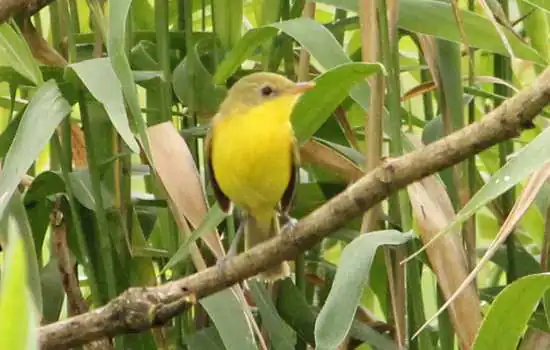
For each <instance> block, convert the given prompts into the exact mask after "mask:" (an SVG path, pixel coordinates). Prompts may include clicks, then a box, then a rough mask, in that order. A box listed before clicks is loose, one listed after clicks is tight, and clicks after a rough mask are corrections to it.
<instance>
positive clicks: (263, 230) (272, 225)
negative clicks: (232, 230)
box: [245, 212, 290, 282]
mask: <svg viewBox="0 0 550 350" xmlns="http://www.w3.org/2000/svg"><path fill="white" fill-rule="evenodd" d="M279 232H280V227H279V220H277V217H276V216H275V215H274V213H273V212H270V213H269V215H258V216H256V217H254V216H252V215H249V216H248V219H247V222H246V228H245V249H250V248H252V247H254V246H255V245H257V244H260V243H262V242H264V241H266V240H268V239H270V238H271V237H274V236H276V235H278V234H279ZM289 275H290V266H289V265H288V263H287V262H286V261H283V262H282V263H281V264H278V265H276V266H273V267H270V268H269V269H267V270H266V271H264V272H262V273H260V274H259V277H260V279H262V280H264V281H268V282H273V281H276V280H279V279H282V278H285V277H288V276H289Z"/></svg>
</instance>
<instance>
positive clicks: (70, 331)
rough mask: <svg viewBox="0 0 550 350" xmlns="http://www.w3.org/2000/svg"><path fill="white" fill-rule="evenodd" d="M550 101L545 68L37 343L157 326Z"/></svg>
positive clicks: (496, 136)
mask: <svg viewBox="0 0 550 350" xmlns="http://www.w3.org/2000/svg"><path fill="white" fill-rule="evenodd" d="M549 103H550V68H548V69H546V71H545V72H544V73H543V74H541V75H540V76H539V77H538V79H537V80H536V81H535V82H534V83H533V84H532V85H531V86H530V87H528V88H526V89H524V90H522V91H521V92H520V93H518V94H517V95H516V96H514V97H512V98H510V99H509V100H507V101H506V102H505V103H503V104H502V105H501V106H500V107H498V108H497V109H495V110H493V111H492V112H491V113H489V114H487V115H486V116H485V117H484V118H483V119H482V120H480V121H478V122H476V123H474V124H471V125H469V126H467V127H465V128H464V129H461V130H459V131H457V132H455V133H453V134H451V135H449V136H447V137H445V138H443V139H440V140H439V141H436V142H434V143H431V144H429V145H428V146H426V147H424V148H422V149H419V150H417V151H415V152H411V153H409V154H406V155H404V156H402V157H399V158H395V159H391V160H388V161H386V162H385V163H384V164H382V165H381V166H379V167H377V168H375V169H374V170H373V171H371V172H370V173H368V174H366V175H365V176H363V177H362V178H360V179H359V180H358V181H357V182H356V183H354V184H353V185H351V186H350V187H348V188H347V189H346V190H345V191H343V192H342V193H340V194H339V195H337V196H336V197H334V198H333V199H331V200H330V201H329V202H327V203H326V204H325V205H323V206H321V207H319V208H318V209H317V210H315V211H314V212H313V213H311V214H310V215H308V216H307V217H305V218H303V219H302V220H300V221H299V222H298V224H297V225H296V226H295V227H294V229H292V230H291V231H289V232H285V233H284V234H282V235H279V236H277V237H275V238H273V239H271V240H270V241H268V242H266V243H264V244H261V245H259V246H257V247H255V248H253V249H251V250H248V251H246V252H244V253H243V254H240V255H238V256H236V257H234V258H232V259H229V260H228V261H227V262H226V263H225V264H224V265H223V267H211V268H208V269H206V270H203V271H201V272H199V273H196V274H194V275H191V276H188V277H185V278H182V279H180V280H177V281H174V282H171V283H167V284H165V285H162V286H158V287H152V288H132V289H129V290H128V291H126V292H125V293H123V294H122V295H120V296H119V297H117V298H116V299H114V300H112V301H111V302H110V303H108V304H107V305H105V306H104V307H101V308H99V309H97V310H95V311H92V312H88V313H85V314H82V315H78V316H75V317H71V318H69V319H66V320H62V321H59V322H56V323H53V324H50V325H46V326H43V327H41V328H40V340H41V344H42V348H43V349H54V348H55V349H60V348H67V347H69V346H77V345H81V344H84V343H86V342H89V341H92V340H95V339H99V338H103V337H105V336H114V335H117V334H122V333H133V332H139V331H143V330H146V329H149V328H152V327H155V326H159V325H162V324H164V323H166V322H167V321H168V320H169V319H170V318H172V317H174V316H175V315H177V314H178V313H180V312H182V311H183V310H184V309H185V307H187V306H188V305H189V303H192V302H196V300H197V299H199V298H202V297H204V296H207V295H210V294H213V293H215V292H218V291H220V290H222V289H224V288H226V287H229V286H231V285H233V284H235V283H237V282H239V281H241V280H244V279H246V278H248V277H251V276H254V275H256V274H257V273H258V272H260V271H262V270H264V269H266V268H267V267H269V266H272V265H275V264H277V263H279V262H281V261H282V260H290V259H292V258H293V257H295V256H296V255H297V254H299V253H300V252H302V251H304V250H306V249H308V248H311V247H313V246H314V245H315V244H316V243H318V242H319V241H320V240H321V239H323V238H324V237H326V236H327V235H328V234H329V233H330V232H333V231H334V230H336V229H338V228H339V227H341V226H343V225H344V224H346V223H347V222H348V221H349V220H351V219H352V218H354V217H356V216H359V215H361V214H362V213H364V212H365V210H367V209H369V208H371V207H372V206H373V205H375V204H377V203H379V202H380V201H382V200H383V199H385V198H387V197H388V195H389V194H390V193H392V192H394V191H396V190H399V189H401V188H404V187H406V186H407V185H409V184H411V183H413V182H415V181H418V180H420V179H422V178H424V177H426V176H428V175H430V174H433V173H435V172H437V171H440V170H442V169H444V168H447V167H449V166H452V165H454V164H456V163H459V162H460V161H463V160H465V159H466V158H467V157H469V156H471V155H473V154H476V153H479V152H481V151H482V150H484V149H486V148H488V147H490V146H492V145H494V144H496V143H498V142H501V141H504V140H507V139H510V138H512V137H515V136H518V135H519V133H520V132H521V130H522V129H524V128H525V127H526V126H528V125H530V122H531V120H532V119H533V118H534V117H535V116H536V115H537V114H538V113H539V112H540V111H541V110H542V109H543V108H544V107H545V106H546V105H548V104H549Z"/></svg>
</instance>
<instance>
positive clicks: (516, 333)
mask: <svg viewBox="0 0 550 350" xmlns="http://www.w3.org/2000/svg"><path fill="white" fill-rule="evenodd" d="M549 288H550V274H548V273H543V274H538V275H530V276H525V277H522V278H520V279H519V280H517V281H514V282H513V283H512V284H510V285H508V286H507V287H506V288H504V290H503V291H502V292H501V293H500V294H499V295H498V296H497V297H496V298H495V300H494V301H493V303H492V305H491V308H490V309H489V311H488V312H487V315H486V316H485V318H484V319H483V322H482V324H481V327H480V329H479V333H478V334H477V337H476V339H475V342H474V346H473V349H474V350H490V349H499V350H507V349H509V350H513V349H516V348H517V345H518V343H519V340H520V338H521V336H522V335H523V333H524V332H525V329H526V328H525V326H526V325H527V323H528V321H529V318H530V317H531V314H533V311H534V310H535V308H536V306H537V305H538V303H539V301H540V299H541V298H542V297H543V295H544V293H545V292H546V291H547V290H548V289H549ZM511 315H513V317H511ZM504 329H505V330H506V331H505V332H503V331H502V330H504Z"/></svg>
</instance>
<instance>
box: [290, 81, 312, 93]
mask: <svg viewBox="0 0 550 350" xmlns="http://www.w3.org/2000/svg"><path fill="white" fill-rule="evenodd" d="M314 86H315V82H313V81H304V82H300V83H296V85H294V87H292V88H291V89H290V93H291V94H303V93H304V92H306V91H308V90H310V89H311V88H313V87H314Z"/></svg>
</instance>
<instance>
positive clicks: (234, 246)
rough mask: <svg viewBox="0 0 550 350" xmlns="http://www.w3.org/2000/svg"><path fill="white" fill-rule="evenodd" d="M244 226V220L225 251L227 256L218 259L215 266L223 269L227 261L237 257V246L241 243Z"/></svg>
mask: <svg viewBox="0 0 550 350" xmlns="http://www.w3.org/2000/svg"><path fill="white" fill-rule="evenodd" d="M245 225H246V219H245V220H243V221H241V223H240V225H239V228H238V229H237V232H236V233H235V237H234V238H233V242H231V246H230V247H229V250H228V251H227V254H225V255H224V256H222V257H220V258H218V261H217V262H216V265H218V266H221V267H223V266H224V265H225V263H226V262H227V260H229V259H231V258H233V257H235V256H236V255H237V250H238V249H239V244H240V242H241V239H242V237H243V232H244V226H245Z"/></svg>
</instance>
